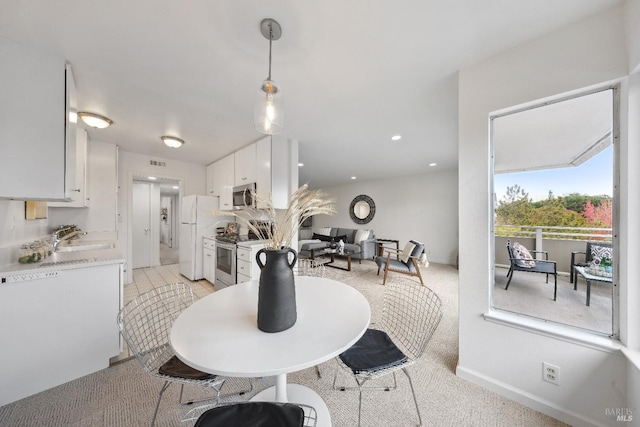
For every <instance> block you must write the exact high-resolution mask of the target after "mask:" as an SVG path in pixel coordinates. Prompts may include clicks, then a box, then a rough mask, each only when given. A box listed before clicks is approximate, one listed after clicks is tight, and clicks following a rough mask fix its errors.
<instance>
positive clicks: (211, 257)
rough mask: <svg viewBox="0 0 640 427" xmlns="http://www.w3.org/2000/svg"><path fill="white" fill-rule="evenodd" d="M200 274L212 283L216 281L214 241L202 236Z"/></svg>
mask: <svg viewBox="0 0 640 427" xmlns="http://www.w3.org/2000/svg"><path fill="white" fill-rule="evenodd" d="M202 247H203V251H202V258H203V259H202V275H203V276H204V278H205V279H207V280H208V281H209V283H211V284H212V285H213V284H215V283H216V241H215V239H212V238H209V237H204V238H203V239H202Z"/></svg>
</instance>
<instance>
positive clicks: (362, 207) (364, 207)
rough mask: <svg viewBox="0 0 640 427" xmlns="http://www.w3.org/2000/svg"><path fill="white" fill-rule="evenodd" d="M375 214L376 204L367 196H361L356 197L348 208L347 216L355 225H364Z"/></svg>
mask: <svg viewBox="0 0 640 427" xmlns="http://www.w3.org/2000/svg"><path fill="white" fill-rule="evenodd" d="M375 214H376V204H375V203H374V202H373V199H372V198H371V197H369V196H365V195H364V194H361V195H359V196H356V197H355V198H354V199H353V201H351V205H350V206H349V215H351V219H352V220H353V222H355V223H356V224H366V223H368V222H370V221H371V220H372V219H373V216H374V215H375Z"/></svg>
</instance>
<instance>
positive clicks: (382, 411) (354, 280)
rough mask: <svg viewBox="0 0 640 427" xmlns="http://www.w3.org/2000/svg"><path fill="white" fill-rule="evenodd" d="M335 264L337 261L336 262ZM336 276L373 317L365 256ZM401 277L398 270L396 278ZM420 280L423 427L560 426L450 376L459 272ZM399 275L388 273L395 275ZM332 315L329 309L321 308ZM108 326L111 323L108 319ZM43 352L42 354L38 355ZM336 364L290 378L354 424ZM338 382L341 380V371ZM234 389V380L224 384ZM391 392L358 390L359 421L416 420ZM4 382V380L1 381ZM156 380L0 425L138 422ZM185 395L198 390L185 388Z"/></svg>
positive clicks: (20, 411) (92, 378)
mask: <svg viewBox="0 0 640 427" xmlns="http://www.w3.org/2000/svg"><path fill="white" fill-rule="evenodd" d="M336 262H337V263H341V262H344V260H338V261H336ZM327 271H328V272H329V273H331V274H332V275H333V276H334V277H335V278H338V279H341V280H342V281H344V282H345V283H347V284H349V285H352V286H354V287H355V288H357V289H359V290H360V291H361V292H362V293H363V294H364V295H365V296H366V297H367V298H368V299H369V301H370V302H371V305H372V320H373V321H374V322H375V320H376V319H377V318H378V317H379V315H380V308H381V304H380V302H381V299H382V294H383V292H384V287H383V286H382V285H381V282H382V279H381V277H376V275H375V273H376V266H375V264H373V262H371V261H365V262H363V263H362V264H361V265H360V264H357V262H356V263H354V264H353V270H352V271H351V272H342V271H340V270H336V269H328V270H327ZM401 277H403V278H404V277H405V276H401ZM423 277H425V279H426V282H427V285H428V286H430V287H431V288H432V289H434V290H435V292H436V293H437V294H438V295H439V296H440V298H441V299H442V302H443V305H444V317H443V319H442V321H441V323H440V326H439V328H438V330H437V331H436V333H435V334H434V337H433V339H432V341H431V343H430V344H429V346H428V347H427V351H426V352H425V354H424V356H423V357H422V358H421V360H420V361H419V362H418V364H417V365H415V366H413V367H411V368H409V369H410V372H411V374H412V378H413V381H414V385H415V386H416V393H417V395H418V401H419V404H420V408H421V412H422V417H423V422H424V424H423V425H425V426H505V427H512V426H563V425H564V424H563V423H561V422H559V421H556V420H554V419H552V418H550V417H547V416H545V415H543V414H540V413H538V412H536V411H534V410H532V409H529V408H526V407H524V406H522V405H520V404H517V403H515V402H513V401H510V400H508V399H506V398H503V397H501V396H498V395H496V394H495V393H492V392H489V391H487V390H485V389H482V388H480V387H478V386H476V385H474V384H471V383H469V382H466V381H464V380H462V379H460V378H458V377H456V376H455V373H454V372H455V367H456V364H457V360H458V276H457V270H455V268H453V267H451V266H446V265H438V264H433V263H432V264H431V265H430V266H429V268H427V269H423ZM397 278H398V276H391V280H397ZM327 315H331V313H327ZM114 327H115V321H114ZM43 357H46V355H45V354H43ZM335 368H336V363H335V361H333V360H331V361H329V362H325V363H323V364H322V365H320V370H321V372H322V378H321V379H318V378H317V377H316V373H315V370H314V369H306V370H304V371H301V372H297V373H293V374H290V375H289V381H290V382H294V383H299V384H304V385H307V386H309V387H311V388H312V389H314V390H315V391H316V392H318V393H319V394H320V395H321V396H322V398H323V399H324V400H325V402H326V403H327V405H328V407H329V411H330V413H331V417H332V420H333V425H334V426H336V427H350V426H354V425H355V424H356V420H357V405H358V396H357V392H355V391H344V392H342V391H334V390H333V389H332V382H333V376H334V372H335ZM338 381H339V383H344V384H348V381H349V378H348V377H346V376H344V375H343V374H341V375H340V376H339V377H338ZM272 384H273V379H272V378H264V379H260V380H257V381H256V390H258V391H259V390H261V389H263V388H265V387H267V386H270V385H272ZM228 385H229V387H230V388H233V387H241V386H243V385H244V384H241V383H239V381H237V380H236V381H235V382H231V383H229V384H228ZM398 385H399V389H398V390H396V391H389V392H385V391H369V392H367V393H365V395H364V404H363V420H362V425H363V426H412V425H416V424H417V417H416V414H415V410H414V408H413V404H412V399H411V392H410V389H409V385H408V382H407V380H406V377H405V376H404V375H403V374H401V373H400V374H399V375H398ZM2 386H3V387H5V386H7V385H6V384H3V385H2ZM160 386H161V384H160V382H159V381H158V380H156V379H155V378H151V377H149V376H148V375H147V374H145V373H144V371H143V370H142V368H141V367H140V366H139V365H138V363H137V362H136V361H135V360H129V361H126V362H123V363H119V364H116V365H114V366H112V367H110V368H108V369H105V370H102V371H100V372H97V373H95V374H92V375H88V376H86V377H83V378H80V379H78V380H75V381H72V382H69V383H67V384H63V385H61V386H59V387H56V388H53V389H51V390H48V391H45V392H43V393H39V394H37V395H34V396H31V397H29V398H26V399H23V400H20V401H18V402H14V403H12V404H9V405H5V406H3V407H0V425H2V426H34V425H40V426H110V427H111V426H123V427H124V426H127V427H128V426H142V425H148V424H149V422H150V419H151V414H152V412H153V407H154V404H155V400H156V398H157V393H158V391H159V389H160ZM190 391H191V393H189V394H190V395H196V394H197V395H201V393H194V391H193V390H190ZM178 393H179V387H177V386H175V385H174V386H172V387H170V388H169V390H168V391H167V392H166V393H165V397H164V399H163V402H162V404H161V406H160V411H159V414H158V421H157V423H156V425H158V426H177V425H187V426H188V425H191V424H189V423H187V424H181V423H180V419H181V417H182V416H183V414H184V413H185V409H183V408H181V407H180V406H179V405H178V404H177V399H178Z"/></svg>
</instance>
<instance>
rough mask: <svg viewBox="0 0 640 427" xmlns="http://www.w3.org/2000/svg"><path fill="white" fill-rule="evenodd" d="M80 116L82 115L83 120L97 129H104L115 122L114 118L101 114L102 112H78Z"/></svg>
mask: <svg viewBox="0 0 640 427" xmlns="http://www.w3.org/2000/svg"><path fill="white" fill-rule="evenodd" d="M78 116H80V118H81V119H82V121H83V122H85V123H86V124H87V125H89V126H91V127H92V128H96V129H104V128H106V127H109V126H111V125H112V124H113V120H111V119H109V118H107V117H105V116H101V115H100V114H95V113H89V112H86V111H81V112H79V113H78Z"/></svg>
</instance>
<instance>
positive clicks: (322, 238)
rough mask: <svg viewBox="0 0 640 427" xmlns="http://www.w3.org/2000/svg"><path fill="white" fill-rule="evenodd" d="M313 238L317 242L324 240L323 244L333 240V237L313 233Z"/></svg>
mask: <svg viewBox="0 0 640 427" xmlns="http://www.w3.org/2000/svg"><path fill="white" fill-rule="evenodd" d="M312 238H313V239H317V240H322V241H323V242H330V241H331V240H332V239H333V237H331V236H325V235H324V234H316V233H313V236H312Z"/></svg>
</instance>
